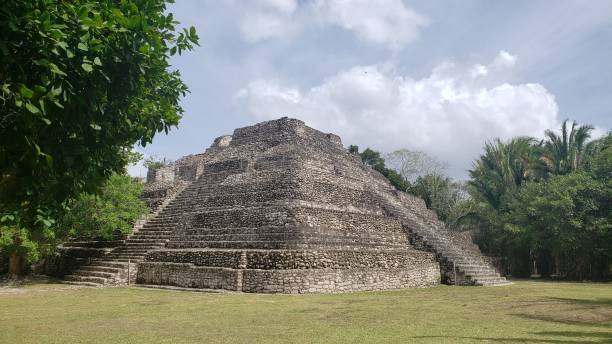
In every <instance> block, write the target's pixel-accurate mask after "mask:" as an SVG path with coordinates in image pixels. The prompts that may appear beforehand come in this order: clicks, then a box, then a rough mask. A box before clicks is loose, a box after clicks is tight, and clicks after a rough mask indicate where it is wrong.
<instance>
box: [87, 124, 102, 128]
mask: <svg viewBox="0 0 612 344" xmlns="http://www.w3.org/2000/svg"><path fill="white" fill-rule="evenodd" d="M89 126H90V127H91V128H92V129H93V130H102V127H101V126H99V125H97V124H95V123H91V124H90V125H89Z"/></svg>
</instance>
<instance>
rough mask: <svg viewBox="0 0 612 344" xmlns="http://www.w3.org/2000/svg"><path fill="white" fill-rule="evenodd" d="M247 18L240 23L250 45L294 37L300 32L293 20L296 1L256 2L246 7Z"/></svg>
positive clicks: (241, 3) (264, 0) (265, 0)
mask: <svg viewBox="0 0 612 344" xmlns="http://www.w3.org/2000/svg"><path fill="white" fill-rule="evenodd" d="M245 4H248V5H246V6H245V9H244V10H245V13H246V14H245V16H244V17H243V18H242V21H241V23H240V31H241V33H242V35H243V37H244V38H245V39H246V40H247V41H248V42H250V43H255V42H259V41H262V40H266V39H269V38H278V37H283V36H287V35H292V34H294V33H295V32H297V31H298V30H299V27H298V26H297V25H296V23H295V21H294V20H293V16H294V13H295V11H296V10H297V7H298V4H297V1H296V0H256V1H251V2H248V3H243V2H240V3H238V5H245Z"/></svg>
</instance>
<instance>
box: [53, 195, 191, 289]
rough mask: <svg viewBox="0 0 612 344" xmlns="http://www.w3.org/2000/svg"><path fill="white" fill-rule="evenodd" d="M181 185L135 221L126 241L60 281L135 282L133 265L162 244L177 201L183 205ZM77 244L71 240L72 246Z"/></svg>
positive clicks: (94, 283)
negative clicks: (156, 206) (157, 205)
mask: <svg viewBox="0 0 612 344" xmlns="http://www.w3.org/2000/svg"><path fill="white" fill-rule="evenodd" d="M187 186H188V185H181V186H180V187H178V188H177V190H176V192H174V194H173V195H171V196H169V197H168V198H167V199H166V200H164V202H163V203H162V204H161V205H160V206H159V207H158V208H157V209H156V211H155V212H154V213H152V214H149V215H147V216H146V217H144V218H142V219H140V220H138V221H137V222H136V223H135V224H134V229H133V231H132V233H131V234H130V235H129V236H128V237H127V239H126V240H124V241H122V242H121V243H120V244H119V245H117V246H116V247H115V248H113V249H111V250H109V251H108V252H107V253H106V254H104V255H103V256H101V257H95V258H90V259H89V260H88V262H87V263H86V264H83V265H82V266H80V267H79V268H78V269H76V270H74V271H73V272H72V273H71V274H70V275H66V276H64V280H65V281H66V282H67V283H70V284H80V285H88V286H108V285H124V284H131V283H135V282H136V272H137V264H138V263H139V262H141V261H142V260H143V259H144V256H145V255H146V254H147V253H148V252H150V251H152V250H156V249H159V248H162V247H164V246H165V245H166V243H167V242H168V240H169V239H170V237H171V235H172V230H173V228H174V227H175V226H176V224H177V223H178V220H177V219H178V217H177V215H176V214H180V211H179V208H177V206H176V205H177V204H183V203H184V199H183V198H185V197H189V196H188V195H183V191H184V190H185V189H186V188H187ZM74 244H77V245H78V243H72V245H74Z"/></svg>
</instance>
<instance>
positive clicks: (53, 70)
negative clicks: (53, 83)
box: [49, 63, 66, 76]
mask: <svg viewBox="0 0 612 344" xmlns="http://www.w3.org/2000/svg"><path fill="white" fill-rule="evenodd" d="M49 70H50V71H51V73H53V74H57V75H61V76H66V73H64V72H63V71H62V70H61V69H59V67H58V66H57V65H56V64H55V63H49Z"/></svg>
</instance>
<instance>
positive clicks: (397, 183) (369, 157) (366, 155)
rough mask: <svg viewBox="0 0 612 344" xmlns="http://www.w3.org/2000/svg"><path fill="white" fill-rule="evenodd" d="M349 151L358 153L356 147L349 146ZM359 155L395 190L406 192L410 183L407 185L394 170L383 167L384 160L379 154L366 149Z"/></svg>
mask: <svg viewBox="0 0 612 344" xmlns="http://www.w3.org/2000/svg"><path fill="white" fill-rule="evenodd" d="M350 149H351V150H352V151H354V152H355V153H358V152H359V148H358V147H357V146H350ZM359 155H360V156H361V160H362V161H363V162H364V163H366V164H368V165H370V166H371V167H372V169H374V170H375V171H378V172H380V173H381V174H382V175H383V176H385V177H386V178H387V180H389V182H390V183H391V185H393V186H394V187H395V188H396V189H397V190H400V191H406V190H408V187H409V186H410V183H408V181H407V180H406V179H404V177H402V176H401V175H400V174H399V173H397V172H396V171H395V170H392V169H389V168H387V167H386V166H385V159H383V158H382V157H381V156H380V152H377V151H375V150H372V149H370V148H366V149H365V150H364V151H363V152H361V153H359Z"/></svg>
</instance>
